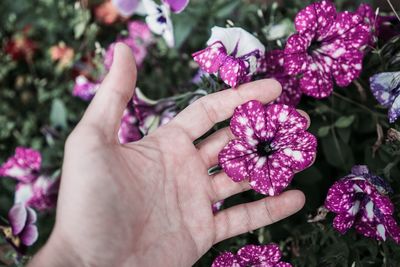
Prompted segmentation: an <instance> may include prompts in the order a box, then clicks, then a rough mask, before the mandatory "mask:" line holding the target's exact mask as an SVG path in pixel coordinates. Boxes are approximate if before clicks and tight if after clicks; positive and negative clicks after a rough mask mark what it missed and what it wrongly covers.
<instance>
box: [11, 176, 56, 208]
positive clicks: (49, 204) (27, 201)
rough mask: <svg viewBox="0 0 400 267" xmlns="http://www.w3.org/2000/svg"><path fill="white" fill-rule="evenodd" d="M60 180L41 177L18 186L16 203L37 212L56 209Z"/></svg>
mask: <svg viewBox="0 0 400 267" xmlns="http://www.w3.org/2000/svg"><path fill="white" fill-rule="evenodd" d="M58 186H59V178H57V179H52V178H51V177H48V176H45V175H40V176H39V177H38V178H37V179H36V180H34V181H32V182H29V183H19V184H17V187H16V190H15V200H14V203H16V204H22V205H24V206H27V207H32V208H35V209H37V210H41V211H43V210H48V209H51V208H54V207H55V205H56V201H57V193H58Z"/></svg>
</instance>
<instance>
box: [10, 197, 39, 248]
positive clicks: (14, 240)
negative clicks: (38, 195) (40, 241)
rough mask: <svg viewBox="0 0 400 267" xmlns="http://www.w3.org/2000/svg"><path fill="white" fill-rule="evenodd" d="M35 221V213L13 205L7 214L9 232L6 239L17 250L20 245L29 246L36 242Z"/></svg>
mask: <svg viewBox="0 0 400 267" xmlns="http://www.w3.org/2000/svg"><path fill="white" fill-rule="evenodd" d="M36 219H37V217H36V212H35V211H34V210H33V209H31V208H29V207H25V206H24V205H21V204H15V205H14V206H13V207H12V208H11V209H10V211H9V212H8V220H9V223H10V226H11V231H10V232H9V233H8V236H7V234H6V238H7V240H8V241H9V242H10V243H11V245H13V246H14V247H15V248H16V249H17V250H19V249H20V246H21V243H22V245H24V246H31V245H33V244H34V243H35V242H36V240H37V238H38V236H39V233H38V229H37V227H36V225H35V223H36Z"/></svg>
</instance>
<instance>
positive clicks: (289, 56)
mask: <svg viewBox="0 0 400 267" xmlns="http://www.w3.org/2000/svg"><path fill="white" fill-rule="evenodd" d="M312 38H313V36H312V35H311V34H310V33H307V34H304V35H300V34H293V35H291V36H290V37H289V39H288V40H287V42H286V47H285V50H284V66H285V70H286V72H287V73H288V74H291V75H293V74H299V73H302V72H304V71H305V70H307V69H308V67H309V65H310V64H311V61H312V59H311V57H310V56H309V55H308V54H307V49H308V47H309V46H310V45H311V41H312Z"/></svg>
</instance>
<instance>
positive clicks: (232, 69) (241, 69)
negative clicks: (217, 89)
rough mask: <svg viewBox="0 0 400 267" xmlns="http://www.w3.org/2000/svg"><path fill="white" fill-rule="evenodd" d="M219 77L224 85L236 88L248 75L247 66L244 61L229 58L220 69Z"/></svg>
mask: <svg viewBox="0 0 400 267" xmlns="http://www.w3.org/2000/svg"><path fill="white" fill-rule="evenodd" d="M219 75H220V77H221V79H222V80H223V81H224V83H226V84H227V85H229V86H230V87H232V88H235V87H236V86H238V85H239V84H240V83H241V81H242V79H243V77H244V76H245V75H246V66H245V64H244V62H243V61H242V60H240V59H235V58H233V57H230V56H228V57H226V58H225V61H224V62H223V64H222V65H221V67H220V69H219Z"/></svg>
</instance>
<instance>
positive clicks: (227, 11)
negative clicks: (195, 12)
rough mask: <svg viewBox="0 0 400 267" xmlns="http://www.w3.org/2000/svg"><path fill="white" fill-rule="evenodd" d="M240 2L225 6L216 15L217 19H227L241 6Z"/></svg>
mask: <svg viewBox="0 0 400 267" xmlns="http://www.w3.org/2000/svg"><path fill="white" fill-rule="evenodd" d="M239 4H240V1H238V0H234V1H230V2H228V3H227V4H224V5H223V6H222V7H221V8H220V9H219V10H218V11H217V13H216V14H215V16H216V17H217V18H226V17H229V15H231V14H232V12H233V11H234V10H235V9H236V8H237V7H238V6H239Z"/></svg>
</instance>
